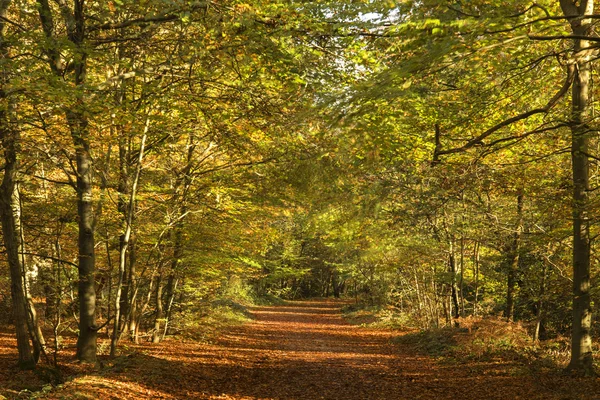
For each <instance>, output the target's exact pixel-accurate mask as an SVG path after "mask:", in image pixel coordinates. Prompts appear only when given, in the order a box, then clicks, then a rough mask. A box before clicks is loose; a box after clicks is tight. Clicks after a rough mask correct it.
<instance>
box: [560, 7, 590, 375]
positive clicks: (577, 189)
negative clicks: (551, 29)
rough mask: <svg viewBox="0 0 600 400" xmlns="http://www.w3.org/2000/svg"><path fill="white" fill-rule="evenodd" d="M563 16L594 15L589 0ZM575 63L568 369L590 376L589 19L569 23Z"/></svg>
mask: <svg viewBox="0 0 600 400" xmlns="http://www.w3.org/2000/svg"><path fill="white" fill-rule="evenodd" d="M560 5H561V8H562V10H563V13H564V14H565V15H568V16H583V15H591V14H593V13H594V1H593V0H580V1H579V2H578V3H575V2H573V1H572V0H560ZM570 22H571V29H572V31H573V35H574V36H576V37H578V38H576V39H574V40H573V41H574V48H573V52H574V54H573V61H574V63H575V65H574V67H575V71H574V80H573V87H572V111H571V121H570V126H571V161H572V171H573V203H572V207H573V326H572V331H571V361H570V363H569V366H568V369H570V370H572V371H574V372H577V373H580V374H584V375H592V374H594V367H593V359H592V336H591V327H592V309H591V302H590V230H589V226H590V220H589V215H588V211H589V207H590V205H589V199H588V191H589V162H588V155H589V138H590V135H591V134H592V132H591V130H590V128H589V126H588V125H587V123H588V120H589V111H590V81H591V57H592V56H593V52H594V51H595V50H593V49H590V46H591V42H590V41H589V40H584V39H581V38H584V37H589V36H592V35H593V26H592V21H591V20H590V19H581V18H578V19H571V20H570Z"/></svg>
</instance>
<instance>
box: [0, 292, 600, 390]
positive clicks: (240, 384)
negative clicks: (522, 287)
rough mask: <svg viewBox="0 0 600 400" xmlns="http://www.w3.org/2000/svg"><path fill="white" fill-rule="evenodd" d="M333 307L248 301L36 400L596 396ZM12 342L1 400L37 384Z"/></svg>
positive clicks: (584, 384)
mask: <svg viewBox="0 0 600 400" xmlns="http://www.w3.org/2000/svg"><path fill="white" fill-rule="evenodd" d="M341 305H342V304H341V303H340V302H334V301H328V300H319V301H302V302H289V303H288V304H286V305H284V306H270V307H255V308H253V309H252V312H253V314H254V316H255V320H254V321H253V322H252V323H249V324H246V325H243V326H240V327H236V328H233V329H232V330H230V331H229V332H227V333H226V334H224V335H222V336H221V337H220V338H219V339H217V340H216V341H215V342H214V343H211V344H201V343H196V342H191V341H178V340H175V339H169V340H167V341H165V342H164V343H163V344H161V345H158V346H157V345H151V344H144V345H138V346H130V347H128V348H127V349H126V351H128V352H129V353H128V354H127V355H124V356H121V357H119V358H117V359H116V360H114V361H110V360H108V359H104V361H103V363H104V365H103V366H102V367H100V368H96V370H92V368H90V367H78V366H77V365H76V364H74V363H70V364H67V365H66V367H67V368H70V372H71V373H79V375H77V376H75V377H74V378H72V379H70V380H69V381H68V382H66V383H65V384H62V385H60V386H58V387H56V388H53V389H52V390H50V391H49V392H47V393H44V394H40V395H38V396H37V398H43V399H149V398H157V399H158V398H162V399H351V400H352V399H478V400H479V399H579V398H581V399H584V398H585V399H600V380H599V379H597V378H593V379H576V378H571V377H567V376H562V375H559V374H556V373H555V374H549V373H545V374H536V375H532V374H523V373H522V371H523V369H522V368H518V367H519V366H517V365H515V364H514V363H512V362H499V361H498V360H495V361H489V362H462V363H458V362H455V363H450V362H448V361H445V362H437V361H435V360H434V359H432V358H430V357H427V356H424V355H419V354H418V353H416V352H414V351H412V350H411V349H410V348H409V347H407V346H405V345H397V344H392V343H391V342H390V341H391V339H392V338H393V337H394V336H397V335H398V333H397V332H393V331H389V330H378V329H365V328H361V327H357V326H355V325H350V324H348V323H346V322H345V321H344V320H343V319H342V317H341V316H340V311H339V308H340V306H341ZM11 341H12V339H11V338H10V337H9V336H8V334H2V335H1V336H0V371H1V372H0V394H1V395H4V396H6V397H9V398H10V397H16V396H18V393H19V390H20V389H22V388H25V386H24V385H29V386H30V387H31V388H35V386H36V385H37V386H38V387H39V386H40V385H42V383H41V382H40V381H39V378H38V377H37V376H36V375H35V374H33V373H31V372H18V371H17V370H16V369H14V368H13V367H12V366H11V365H12V363H14V358H15V354H14V343H13V342H11ZM77 368H79V370H78V369H77ZM86 368H87V369H86ZM519 371H520V372H519ZM517 372H518V373H517ZM46 389H48V387H46ZM20 396H21V397H23V398H28V397H31V396H32V395H31V394H30V393H29V392H21V395H20ZM0 398H1V397H0Z"/></svg>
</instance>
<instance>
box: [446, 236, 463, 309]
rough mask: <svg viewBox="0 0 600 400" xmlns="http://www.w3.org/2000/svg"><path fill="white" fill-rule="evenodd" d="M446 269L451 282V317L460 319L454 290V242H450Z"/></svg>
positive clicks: (456, 293) (456, 291)
mask: <svg viewBox="0 0 600 400" xmlns="http://www.w3.org/2000/svg"><path fill="white" fill-rule="evenodd" d="M448 267H449V269H450V274H451V281H450V294H451V297H452V312H451V314H452V316H453V317H454V318H458V317H460V308H459V304H458V290H457V288H456V260H455V258H454V240H452V241H450V255H449V259H448Z"/></svg>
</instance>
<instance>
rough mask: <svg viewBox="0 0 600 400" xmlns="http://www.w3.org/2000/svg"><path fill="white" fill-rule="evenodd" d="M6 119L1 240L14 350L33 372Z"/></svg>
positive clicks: (13, 168) (13, 154)
mask: <svg viewBox="0 0 600 400" xmlns="http://www.w3.org/2000/svg"><path fill="white" fill-rule="evenodd" d="M6 122H7V121H6V119H5V118H2V124H3V125H4V126H2V127H0V136H1V137H2V143H3V145H4V156H5V167H4V178H3V180H2V185H1V186H0V218H1V219H2V236H3V239H4V247H5V248H6V258H7V261H8V267H9V269H10V280H11V286H10V289H11V297H12V303H13V316H14V323H15V328H16V334H17V350H18V352H19V361H18V362H19V367H20V368H21V369H33V368H35V364H36V362H37V359H36V358H35V357H34V356H33V354H32V352H31V346H30V343H29V329H28V318H29V316H28V305H27V297H26V295H25V288H24V285H23V279H24V276H23V272H24V269H23V267H24V266H23V265H22V263H21V257H20V254H19V253H20V252H21V250H20V249H21V246H22V243H21V238H20V235H19V233H18V232H19V229H20V216H21V215H20V214H21V209H20V203H19V197H18V196H19V194H18V191H17V187H16V184H15V176H16V171H17V168H16V165H17V164H16V163H17V158H16V148H15V146H16V144H15V141H16V138H15V132H10V131H8V130H7V128H8V127H7V126H6Z"/></svg>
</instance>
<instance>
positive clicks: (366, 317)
mask: <svg viewBox="0 0 600 400" xmlns="http://www.w3.org/2000/svg"><path fill="white" fill-rule="evenodd" d="M342 312H343V315H344V319H345V320H346V321H348V322H349V323H351V324H353V325H360V326H363V327H368V328H387V329H396V330H407V329H414V328H413V324H412V322H411V321H410V320H409V318H407V316H406V315H405V314H402V313H399V312H398V311H397V309H396V308H394V307H385V306H365V305H363V304H361V303H358V304H357V303H353V304H349V305H347V306H345V307H343V308H342Z"/></svg>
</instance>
